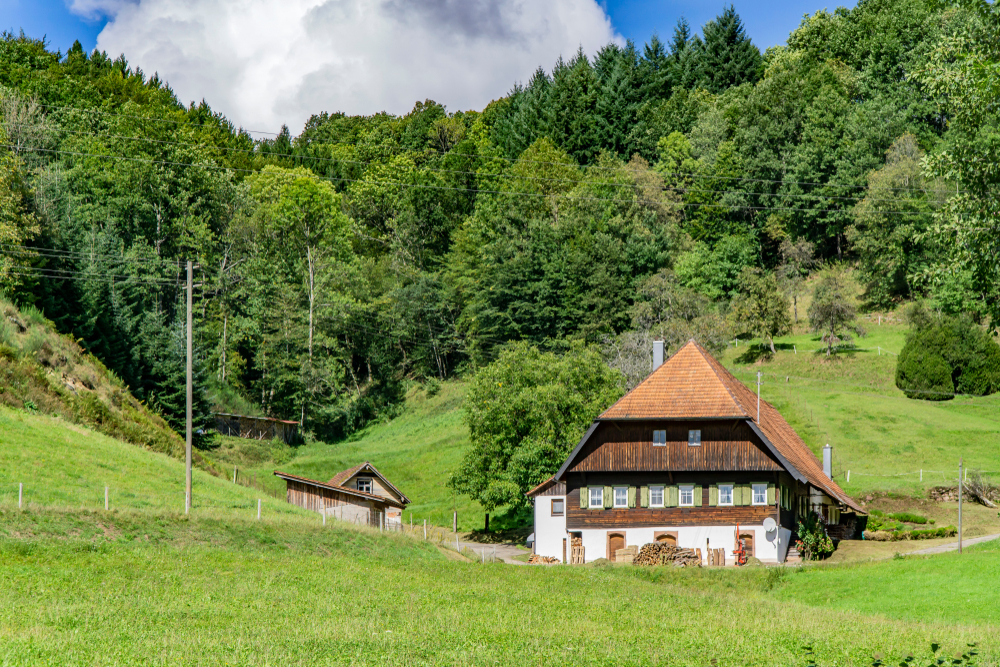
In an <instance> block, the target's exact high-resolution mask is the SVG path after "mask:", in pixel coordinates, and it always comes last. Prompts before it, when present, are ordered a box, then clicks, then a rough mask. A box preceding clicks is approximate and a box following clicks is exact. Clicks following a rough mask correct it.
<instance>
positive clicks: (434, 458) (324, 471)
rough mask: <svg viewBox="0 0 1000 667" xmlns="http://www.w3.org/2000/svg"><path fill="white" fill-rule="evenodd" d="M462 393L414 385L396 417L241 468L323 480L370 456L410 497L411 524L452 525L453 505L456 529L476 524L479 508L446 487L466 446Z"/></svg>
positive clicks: (457, 388)
mask: <svg viewBox="0 0 1000 667" xmlns="http://www.w3.org/2000/svg"><path fill="white" fill-rule="evenodd" d="M464 396H465V385H464V384H463V383H461V382H445V383H442V384H441V386H440V391H439V392H438V393H437V394H436V395H434V396H427V394H426V392H425V391H424V390H423V389H422V388H420V387H414V388H413V389H412V390H411V391H410V392H409V394H408V395H407V398H406V406H405V409H404V410H403V412H402V414H400V415H399V416H398V417H396V418H395V419H392V420H391V421H388V422H384V423H378V424H374V425H372V426H370V427H368V428H366V429H364V430H363V431H361V432H359V433H357V434H355V435H354V436H353V437H352V438H351V439H349V440H346V441H342V442H337V443H332V444H327V443H322V442H316V443H310V444H307V445H303V446H301V447H297V448H295V450H294V458H293V459H291V460H289V461H280V462H279V461H267V462H264V463H263V464H260V465H255V466H252V467H247V468H246V470H245V472H246V473H247V474H255V475H257V477H258V479H261V480H264V479H267V478H268V477H269V476H271V473H272V472H273V471H274V470H275V469H280V470H281V471H283V472H287V473H291V474H294V475H301V476H303V477H308V478H310V479H317V480H320V481H325V480H328V479H330V478H331V477H333V476H334V475H335V474H337V473H338V472H340V471H341V470H346V469H347V468H351V467H353V466H356V465H358V464H359V463H363V462H364V461H371V463H372V465H374V466H375V467H376V468H378V470H379V471H380V472H381V473H382V474H383V475H385V476H386V477H387V478H388V479H389V481H391V482H392V483H393V484H395V485H396V486H397V487H399V489H400V490H401V491H402V492H403V493H405V494H406V495H407V497H409V498H410V500H411V501H413V503H412V504H411V505H410V506H409V507H408V508H407V514H406V517H405V518H406V520H407V521H408V520H409V514H410V513H411V512H412V513H413V520H414V523H415V524H416V523H420V522H422V521H423V519H427V521H428V523H431V524H434V525H438V526H451V522H452V510H453V509H454V508H455V506H456V505H457V508H458V518H459V529H460V530H473V529H481V528H482V527H483V519H484V512H483V509H482V508H481V507H480V506H479V505H478V504H477V503H474V502H472V501H471V500H469V499H468V498H466V497H463V496H457V497H456V496H455V494H454V493H453V492H452V491H451V489H450V488H448V486H447V484H448V479H449V476H450V475H451V474H452V473H453V472H455V471H456V470H457V469H458V467H459V465H460V464H461V462H462V457H463V456H464V454H465V452H466V450H467V448H468V446H469V430H468V428H467V427H466V426H465V424H464V423H463V422H462V410H461V406H462V398H463V397H464ZM271 479H274V478H273V477H271ZM271 483H272V484H274V483H276V482H271Z"/></svg>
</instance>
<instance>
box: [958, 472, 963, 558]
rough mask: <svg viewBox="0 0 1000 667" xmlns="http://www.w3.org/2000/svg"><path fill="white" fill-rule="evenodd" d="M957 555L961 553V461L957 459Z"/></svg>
mask: <svg viewBox="0 0 1000 667" xmlns="http://www.w3.org/2000/svg"><path fill="white" fill-rule="evenodd" d="M958 553H962V459H961V458H959V459H958Z"/></svg>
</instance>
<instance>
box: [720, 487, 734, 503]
mask: <svg viewBox="0 0 1000 667" xmlns="http://www.w3.org/2000/svg"><path fill="white" fill-rule="evenodd" d="M719 504H720V505H732V504H733V485H732V484H719Z"/></svg>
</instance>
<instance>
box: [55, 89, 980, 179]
mask: <svg viewBox="0 0 1000 667" xmlns="http://www.w3.org/2000/svg"><path fill="white" fill-rule="evenodd" d="M38 106H39V107H44V108H50V109H61V110H70V111H79V112H82V113H93V114H99V115H104V116H116V117H121V118H130V119H133V120H143V121H150V122H162V123H172V124H175V125H188V126H190V127H195V128H197V127H201V126H199V125H196V124H195V123H194V122H192V121H187V122H182V121H175V120H169V119H161V118H150V117H146V116H132V115H128V114H116V113H111V112H108V111H98V110H94V109H83V108H79V107H66V106H56V105H45V104H39V105H38ZM213 117H214V116H213ZM227 123H228V120H227ZM240 129H241V130H242V131H244V132H248V133H253V134H268V135H271V136H279V135H280V133H279V132H267V131H264V130H246V129H244V128H240ZM430 150H431V151H432V152H434V153H437V154H438V155H445V153H442V152H441V151H438V150H436V149H430ZM288 157H293V156H288ZM481 157H482V159H483V160H487V161H488V160H500V161H503V162H508V163H510V164H517V163H522V164H524V163H527V164H542V165H557V166H567V165H566V163H565V162H552V161H545V160H530V159H527V158H521V157H518V158H508V157H503V156H501V155H490V156H481ZM574 166H576V167H579V166H580V165H579V164H576V165H574ZM588 168H591V169H598V170H607V171H611V170H615V168H614V167H601V166H599V165H589V167H588ZM668 175H671V176H680V177H690V178H705V179H721V180H727V181H740V182H751V183H777V184H783V185H809V186H822V187H830V188H848V189H862V188H867V187H868V186H867V184H862V183H850V184H848V183H830V182H827V183H823V182H814V181H789V180H785V179H768V178H748V177H744V176H720V175H711V176H709V175H704V174H688V173H683V172H668ZM884 189H885V190H899V191H913V190H917V191H922V192H934V193H945V194H950V193H952V192H956V193H968V192H969V191H968V190H958V189H956V190H951V189H933V188H912V187H892V188H884Z"/></svg>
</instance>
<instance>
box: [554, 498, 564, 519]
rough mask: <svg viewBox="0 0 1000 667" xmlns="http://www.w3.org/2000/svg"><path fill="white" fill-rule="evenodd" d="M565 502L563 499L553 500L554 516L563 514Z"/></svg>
mask: <svg viewBox="0 0 1000 667" xmlns="http://www.w3.org/2000/svg"><path fill="white" fill-rule="evenodd" d="M564 506H565V503H564V501H563V500H562V499H559V500H553V501H552V516H562V515H563V507H564Z"/></svg>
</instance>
